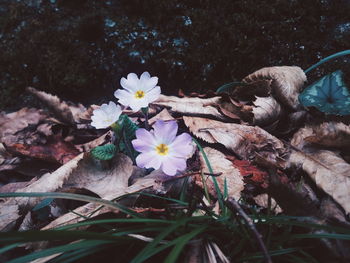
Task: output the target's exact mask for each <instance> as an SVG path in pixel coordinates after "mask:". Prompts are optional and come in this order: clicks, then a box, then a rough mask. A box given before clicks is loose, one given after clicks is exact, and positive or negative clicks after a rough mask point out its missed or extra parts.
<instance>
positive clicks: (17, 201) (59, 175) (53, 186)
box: [0, 154, 84, 231]
mask: <svg viewBox="0 0 350 263" xmlns="http://www.w3.org/2000/svg"><path fill="white" fill-rule="evenodd" d="M83 156H84V155H83V154H80V155H78V156H77V157H75V158H74V159H73V160H71V161H69V162H68V163H66V164H65V165H62V166H61V167H60V168H58V169H57V170H56V171H54V172H53V173H47V174H44V175H43V176H42V177H41V178H40V179H39V180H37V181H35V182H34V183H32V184H30V185H29V186H27V187H25V188H22V189H18V190H17V192H54V191H56V190H57V189H58V188H60V187H62V185H63V183H64V182H65V180H66V179H67V178H68V177H69V176H70V175H71V173H72V171H74V169H75V168H76V167H77V166H78V162H79V161H80V160H81V159H82V158H83ZM39 202H40V198H29V197H21V198H9V199H7V200H6V199H5V202H4V203H3V205H2V206H1V207H0V219H1V220H0V231H3V230H4V229H8V228H9V226H10V225H12V224H13V222H16V220H17V219H19V218H20V217H21V214H19V213H14V212H13V210H16V211H19V209H20V208H21V209H22V208H23V209H24V208H26V209H27V210H28V209H30V208H32V207H34V206H35V205H36V204H38V203H39ZM24 212H25V211H24Z"/></svg>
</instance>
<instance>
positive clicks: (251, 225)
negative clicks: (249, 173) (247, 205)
mask: <svg viewBox="0 0 350 263" xmlns="http://www.w3.org/2000/svg"><path fill="white" fill-rule="evenodd" d="M225 204H226V205H227V207H228V208H229V209H230V210H232V211H233V212H237V213H238V214H239V215H240V216H241V217H242V218H243V220H244V221H245V222H246V223H247V225H248V227H249V228H250V230H251V231H252V232H253V233H254V235H255V238H256V240H257V241H258V244H259V246H260V248H261V250H262V252H263V254H264V257H265V261H266V262H267V263H272V259H271V257H270V255H269V253H268V251H267V249H266V246H265V244H264V242H263V240H262V238H261V234H260V233H259V232H258V230H257V229H256V227H255V225H254V223H253V220H252V219H251V218H250V217H249V216H248V215H247V214H246V213H245V212H244V211H243V209H242V207H241V206H240V205H239V204H238V202H237V201H236V200H235V199H234V198H229V199H227V200H226V201H225Z"/></svg>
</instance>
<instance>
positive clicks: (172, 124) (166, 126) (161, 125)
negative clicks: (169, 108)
mask: <svg viewBox="0 0 350 263" xmlns="http://www.w3.org/2000/svg"><path fill="white" fill-rule="evenodd" d="M153 128H154V137H155V139H156V140H157V141H158V142H159V143H165V144H167V145H169V144H171V143H172V142H173V141H174V139H175V137H176V133H177V129H178V125H177V123H176V121H168V122H165V121H162V120H159V121H156V123H155V124H154V125H153Z"/></svg>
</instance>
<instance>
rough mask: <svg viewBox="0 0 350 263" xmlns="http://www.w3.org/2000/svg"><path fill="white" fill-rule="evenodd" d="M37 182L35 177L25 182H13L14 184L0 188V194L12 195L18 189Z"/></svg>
mask: <svg viewBox="0 0 350 263" xmlns="http://www.w3.org/2000/svg"><path fill="white" fill-rule="evenodd" d="M36 180H37V178H36V177H34V178H33V179H32V180H30V181H27V182H15V183H8V184H5V185H2V186H0V193H12V192H16V191H17V190H18V189H22V188H25V187H27V186H28V185H30V184H31V183H34V182H35V181H36Z"/></svg>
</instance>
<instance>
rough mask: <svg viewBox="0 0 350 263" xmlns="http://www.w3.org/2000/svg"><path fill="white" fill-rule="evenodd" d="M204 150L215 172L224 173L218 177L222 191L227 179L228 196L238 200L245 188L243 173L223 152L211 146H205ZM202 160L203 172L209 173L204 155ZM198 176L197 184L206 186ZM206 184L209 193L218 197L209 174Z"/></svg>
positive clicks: (201, 157)
mask: <svg viewBox="0 0 350 263" xmlns="http://www.w3.org/2000/svg"><path fill="white" fill-rule="evenodd" d="M203 150H204V152H205V153H206V155H207V157H208V159H209V162H210V164H211V166H212V169H213V172H214V173H222V174H221V175H220V176H217V177H216V180H217V182H218V185H219V187H220V190H221V192H224V189H225V188H224V184H225V180H226V184H227V193H228V196H230V197H234V198H235V199H237V200H238V199H239V198H240V197H241V191H242V190H243V189H244V183H243V179H242V175H241V174H240V172H239V170H238V169H237V168H236V167H235V166H234V165H233V164H232V162H231V161H230V160H228V159H226V156H225V154H223V153H222V152H220V151H217V150H215V149H213V148H210V147H205V148H204V149H203ZM200 162H201V167H202V170H203V172H205V173H209V170H208V168H207V165H206V162H205V160H204V159H203V156H202V155H200ZM197 177H198V178H196V183H197V185H199V186H200V187H202V188H204V187H203V184H202V178H201V176H197ZM206 185H207V187H208V191H209V193H210V194H211V195H212V196H215V197H217V196H216V191H215V187H214V183H213V179H212V177H211V176H208V179H207V180H206Z"/></svg>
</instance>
